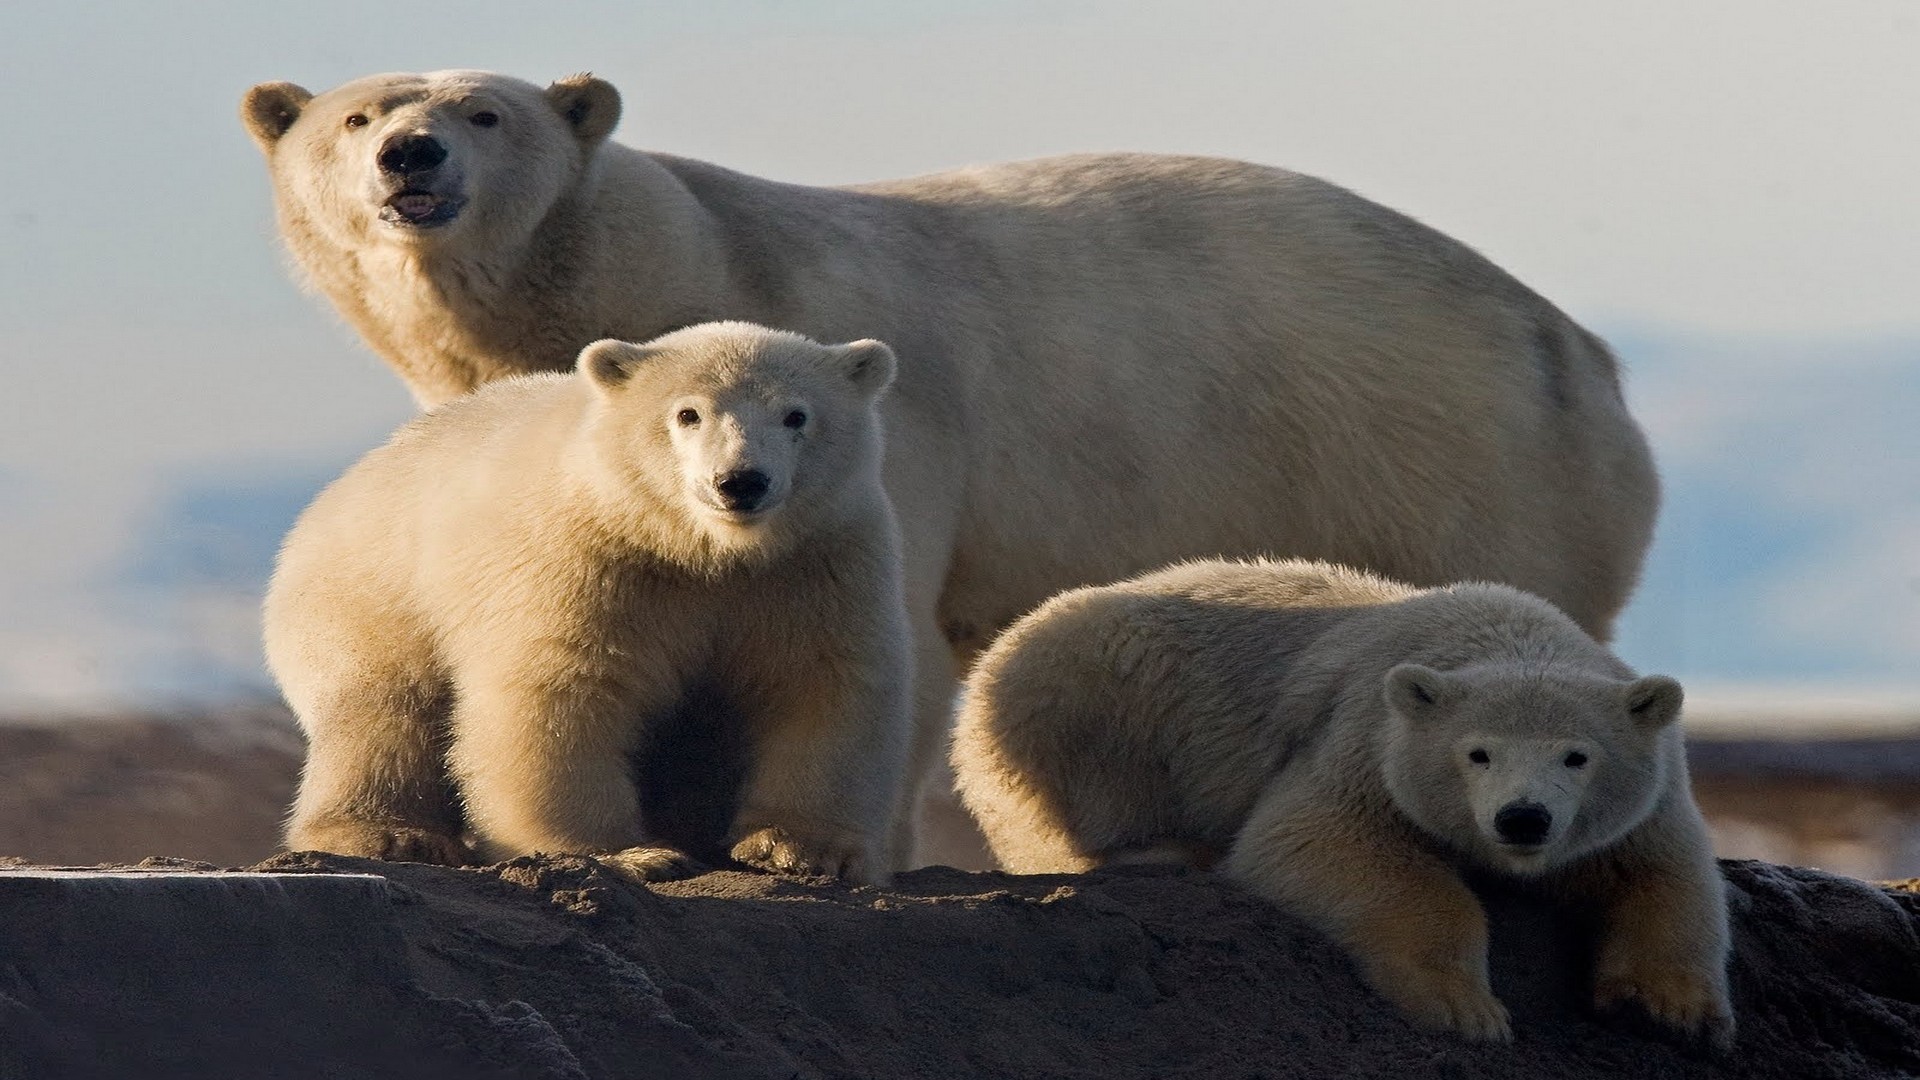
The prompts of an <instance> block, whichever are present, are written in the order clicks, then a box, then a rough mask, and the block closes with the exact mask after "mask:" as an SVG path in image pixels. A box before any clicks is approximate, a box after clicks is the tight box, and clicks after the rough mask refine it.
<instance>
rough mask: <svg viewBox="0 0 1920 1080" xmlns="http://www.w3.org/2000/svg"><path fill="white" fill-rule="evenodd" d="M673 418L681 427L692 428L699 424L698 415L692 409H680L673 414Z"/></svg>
mask: <svg viewBox="0 0 1920 1080" xmlns="http://www.w3.org/2000/svg"><path fill="white" fill-rule="evenodd" d="M673 418H674V419H675V420H678V421H679V422H680V426H681V427H692V426H693V425H695V424H697V423H699V422H700V414H699V413H698V412H696V411H694V410H692V409H681V410H680V411H679V412H677V413H674V414H673Z"/></svg>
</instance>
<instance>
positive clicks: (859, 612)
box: [729, 575, 913, 884]
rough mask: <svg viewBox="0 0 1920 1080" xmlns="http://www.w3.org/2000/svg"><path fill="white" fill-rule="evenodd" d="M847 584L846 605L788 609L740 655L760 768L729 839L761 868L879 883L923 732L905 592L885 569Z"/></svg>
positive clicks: (736, 680) (746, 641)
mask: <svg viewBox="0 0 1920 1080" xmlns="http://www.w3.org/2000/svg"><path fill="white" fill-rule="evenodd" d="M841 581H842V589H843V593H842V595H841V596H840V597H838V600H839V602H837V603H836V602H823V603H821V604H818V605H807V604H804V603H795V604H786V605H783V606H784V607H785V608H786V611H787V612H788V618H787V619H786V620H783V621H782V624H781V625H779V626H768V627H764V628H763V632H762V633H758V634H753V635H749V636H745V637H743V638H742V639H741V640H740V641H739V643H738V648H737V651H736V652H735V653H734V654H733V659H732V663H733V666H734V669H735V674H734V677H732V678H730V679H729V681H730V682H731V683H732V684H733V685H736V686H739V687H742V688H743V691H742V695H741V701H742V705H743V709H742V712H743V714H744V716H745V722H746V723H747V724H748V731H747V738H748V744H749V746H750V747H751V765H750V767H749V772H748V776H747V781H746V786H745V790H744V791H743V793H742V799H741V807H740V811H739V813H738V814H737V815H736V817H735V819H734V824H733V829H732V832H731V833H730V834H729V838H730V840H731V841H732V843H733V850H732V855H733V857H734V858H735V859H738V860H739V861H741V862H744V863H747V864H748V865H751V866H758V867H762V868H765V869H769V870H777V871H781V872H783V873H792V874H828V875H833V876H836V877H844V878H848V879H851V880H853V881H858V882H863V883H869V884H877V883H879V882H883V881H885V880H886V878H887V876H888V874H887V871H888V869H889V866H888V863H889V859H888V854H887V853H888V842H889V838H890V835H891V829H892V823H893V815H894V813H895V810H896V807H897V806H898V804H899V801H900V792H901V790H902V788H901V785H902V784H903V782H904V775H903V774H904V773H905V771H906V765H907V752H908V743H909V740H910V738H911V734H912V727H911V726H912V717H911V704H910V703H911V686H912V680H913V671H912V659H911V657H912V654H911V651H910V642H909V640H908V635H907V630H906V614H905V610H904V608H903V606H902V605H900V603H899V600H898V596H899V594H898V591H897V589H896V590H894V591H892V594H891V600H889V599H888V597H887V590H886V589H885V588H884V585H885V578H884V576H876V575H868V576H864V577H855V576H852V575H849V576H848V577H847V578H843V579H841ZM856 582H865V583H866V584H867V585H868V587H873V586H876V585H877V586H881V588H880V589H879V590H878V591H879V592H880V596H879V597H878V598H877V599H876V598H874V597H873V596H871V595H867V596H862V595H861V593H860V591H859V590H858V588H857V586H856V584H855V583H856ZM848 593H851V594H852V595H846V594H848ZM809 611H811V612H812V613H813V617H811V618H800V617H795V616H796V615H801V614H803V613H807V612H809Z"/></svg>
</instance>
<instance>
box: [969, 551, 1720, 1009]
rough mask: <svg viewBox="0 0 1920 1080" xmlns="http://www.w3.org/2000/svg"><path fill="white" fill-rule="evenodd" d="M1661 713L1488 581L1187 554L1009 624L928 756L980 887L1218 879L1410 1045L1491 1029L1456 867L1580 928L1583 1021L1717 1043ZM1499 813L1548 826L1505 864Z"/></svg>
mask: <svg viewBox="0 0 1920 1080" xmlns="http://www.w3.org/2000/svg"><path fill="white" fill-rule="evenodd" d="M1680 699H1681V694H1680V687H1679V684H1678V683H1675V682H1674V681H1673V680H1671V679H1668V678H1665V677H1663V676H1647V677H1644V678H1638V679H1636V678H1635V677H1634V675H1633V673H1632V672H1631V671H1629V670H1628V669H1627V667H1626V666H1625V665H1624V664H1622V663H1621V662H1620V661H1619V660H1618V659H1617V658H1615V657H1614V656H1613V655H1612V654H1611V653H1610V652H1608V651H1607V649H1606V648H1605V647H1604V646H1602V645H1600V644H1598V643H1597V642H1595V641H1594V640H1593V639H1592V638H1591V637H1589V636H1588V635H1587V634H1585V633H1584V632H1582V631H1581V630H1580V628H1579V627H1578V626H1576V625H1575V624H1574V623H1573V621H1572V620H1570V619H1568V618H1567V617H1566V616H1565V615H1564V614H1562V613H1561V612H1559V611H1558V610H1556V609H1555V608H1554V607H1553V606H1552V605H1550V604H1547V603H1546V602H1544V601H1542V600H1540V599H1538V598H1537V597H1534V596H1531V595H1528V594H1526V593H1522V592H1520V591H1518V590H1515V589H1512V588H1509V587H1506V586H1501V585H1485V584H1464V585H1455V586H1448V587H1442V588H1434V589H1424V590H1423V589H1416V588H1413V587H1410V586H1406V585H1402V584H1397V583H1394V582H1390V581H1386V580H1384V579H1381V578H1378V577H1373V576H1370V575H1367V574H1363V573H1360V572H1357V571H1353V570H1348V569H1344V568H1340V567H1336V566H1330V565H1328V564H1324V563H1313V562H1301V561H1289V562H1264V561H1263V562H1252V563H1235V562H1197V563H1189V564H1184V565H1179V566H1175V567H1172V568H1169V569H1167V570H1164V571H1160V572H1157V573H1153V574H1148V575H1146V576H1144V577H1140V578H1136V579H1133V580H1130V581H1126V582H1121V583H1119V584H1116V585H1110V586H1104V587H1099V588H1089V589H1080V590H1075V591H1072V592H1068V593H1064V594H1062V595H1060V596H1057V597H1055V598H1054V599H1052V600H1049V601H1048V602H1047V603H1046V604H1044V605H1042V606H1041V607H1040V608H1039V609H1038V610H1037V611H1035V612H1034V613H1032V614H1031V615H1029V616H1027V617H1026V618H1024V619H1022V620H1020V621H1019V622H1017V623H1015V624H1014V625H1013V627H1012V628H1010V629H1009V630H1008V631H1007V632H1006V633H1005V634H1004V635H1002V636H1001V638H1000V639H999V640H998V641H997V642H995V643H994V645H993V647H992V648H990V649H989V650H988V651H987V652H986V654H985V655H984V656H983V657H982V658H981V660H980V662H979V664H978V665H976V667H975V668H974V671H973V673H972V674H971V676H970V677H969V678H968V680H967V685H966V691H965V694H964V696H963V700H962V703H961V709H960V720H959V724H958V727H957V728H956V731H955V734H954V742H953V750H952V760H953V768H954V772H955V774H956V776H957V777H958V780H959V787H960V792H961V795H962V797H963V799H964V800H965V802H966V805H967V807H968V809H970V810H971V811H972V812H973V813H974V814H975V815H976V816H977V817H978V819H979V821H980V823H981V825H982V826H983V828H984V829H985V831H986V834H987V837H988V839H989V841H990V843H991V845H992V847H993V851H994V854H995V855H996V856H997V857H998V858H999V860H1000V862H1001V863H1002V865H1003V866H1004V867H1005V868H1007V869H1009V870H1013V871H1015V872H1019V873H1056V872H1072V871H1082V870H1088V869H1091V868H1094V867H1097V866H1102V865H1107V864H1110V863H1116V862H1137V861H1142V860H1151V861H1175V862H1184V863H1194V864H1198V865H1216V864H1217V865H1218V866H1219V867H1220V869H1221V870H1222V871H1223V872H1224V873H1226V874H1227V875H1229V876H1230V877H1232V878H1234V879H1236V880H1238V881H1240V882H1242V883H1243V884H1245V885H1246V886H1247V887H1248V888H1249V889H1251V890H1253V891H1254V892H1256V893H1258V894H1260V895H1262V896H1264V897H1267V898H1268V899H1270V900H1272V901H1274V902H1275V903H1277V904H1279V905H1281V906H1282V907H1284V908H1286V909H1287V910H1289V911H1291V912H1292V913H1294V914H1295V915H1297V916H1299V917H1300V918H1302V919H1304V920H1306V921H1307V922H1309V923H1311V924H1313V925H1314V926H1316V927H1318V928H1319V929H1321V930H1322V931H1324V932H1326V933H1327V934H1328V935H1329V936H1331V937H1333V938H1334V939H1335V940H1337V941H1338V942H1340V943H1341V944H1342V945H1344V946H1345V947H1346V948H1347V949H1348V951H1349V952H1350V953H1351V954H1352V955H1353V956H1354V958H1355V960H1356V961H1357V962H1358V964H1359V966H1360V969H1361V972H1362V974H1363V975H1364V976H1365V977H1366V978H1367V980H1368V981H1369V982H1370V983H1371V984H1372V985H1373V986H1374V987H1375V989H1377V990H1378V991H1379V992H1380V993H1381V994H1382V995H1384V996H1386V997H1387V998H1389V999H1391V1000H1392V1001H1394V1002H1395V1003H1397V1004H1398V1005H1400V1006H1401V1007H1402V1008H1403V1009H1405V1010H1406V1011H1407V1013H1408V1014H1409V1015H1410V1016H1412V1017H1413V1018H1414V1019H1416V1020H1418V1021H1420V1022H1422V1023H1425V1024H1430V1025H1433V1026H1438V1027H1447V1028H1452V1029H1455V1030H1458V1031H1460V1032H1462V1033H1464V1034H1466V1035H1468V1036H1470V1037H1474V1038H1484V1039H1505V1038H1508V1037H1509V1036H1510V1026H1509V1022H1508V1018H1507V1012H1506V1009H1505V1007H1504V1006H1503V1005H1502V1004H1501V1003H1500V1001H1499V1000H1498V999H1497V998H1496V997H1495V996H1494V995H1493V991H1492V988H1491V985H1490V983H1489V980H1488V973H1487V955H1486V943H1487V928H1486V917H1485V915H1484V913H1483V912H1482V910H1481V908H1480V904H1479V902H1478V901H1477V900H1476V899H1475V898H1474V895H1473V894H1472V893H1471V892H1470V891H1469V890H1468V888H1467V886H1466V885H1465V883H1464V882H1463V880H1462V878H1461V873H1460V871H1461V869H1462V868H1463V867H1479V868H1482V869H1485V870H1489V871H1495V872H1504V873H1508V874H1513V875H1516V876H1518V877H1522V878H1525V879H1527V880H1529V881H1531V882H1534V883H1535V884H1537V885H1538V886H1539V887H1541V888H1542V889H1543V890H1544V891H1546V892H1547V893H1549V894H1551V895H1556V896H1559V897H1562V898H1564V899H1567V900H1570V901H1573V902H1577V903H1578V904H1581V905H1584V906H1589V907H1591V908H1592V909H1594V910H1596V911H1597V912H1598V913H1599V915H1600V916H1601V926H1602V931H1601V936H1600V941H1599V948H1598V957H1597V962H1596V977H1597V981H1596V987H1595V997H1596V1000H1597V1001H1598V1002H1600V1003H1602V1004H1608V1003H1611V1002H1613V1001H1616V1000H1621V999H1631V1000H1634V1001H1637V1002H1639V1003H1640V1004H1641V1005H1643V1006H1645V1007H1646V1008H1648V1009H1649V1010H1651V1011H1652V1012H1653V1013H1654V1014H1655V1015H1656V1016H1658V1017H1659V1018H1660V1019H1662V1020H1664V1021H1666V1022H1668V1023H1671V1024H1674V1025H1676V1026H1678V1027H1682V1028H1686V1029H1690V1030H1697V1031H1705V1032H1708V1033H1710V1034H1711V1035H1713V1036H1714V1037H1716V1038H1720V1039H1724V1038H1725V1037H1727V1036H1728V1035H1729V1034H1730V1033H1731V1031H1732V1023H1733V1021H1732V1012H1731V1006H1730V1004H1729V999H1728V992H1727V982H1726V958H1727V948H1728V945H1727V941H1728V930H1727V911H1726V901H1725V897H1724V887H1723V885H1722V882H1721V879H1720V874H1719V868H1718V866H1717V864H1716V863H1715V862H1714V859H1713V856H1712V852H1711V849H1710V847H1709V844H1708V839H1707V835H1706V829H1705V826H1704V824H1703V822H1702V821H1701V818H1700V814H1699V811H1698V810H1697V809H1696V808H1695V806H1694V803H1693V798H1692V796H1691V794H1690V792H1689V790H1688V786H1687V773H1686V762H1685V756H1684V750H1683V748H1682V745H1681V738H1680V731H1679V726H1678V725H1677V724H1675V723H1674V720H1675V719H1676V718H1677V716H1678V714H1679V709H1680ZM1475 750H1482V751H1485V756H1486V759H1487V762H1486V765H1485V766H1484V767H1483V766H1481V765H1479V764H1478V763H1476V762H1475V761H1473V760H1472V758H1471V757H1470V755H1472V754H1473V752H1474V751H1475ZM1575 750H1579V751H1580V752H1581V753H1583V754H1585V755H1586V757H1587V760H1586V761H1585V762H1584V763H1583V766H1582V768H1581V769H1579V770H1572V769H1569V767H1568V766H1567V764H1566V755H1567V754H1568V753H1570V752H1572V751H1575ZM1576 772H1577V775H1574V774H1575V773H1576ZM1516 799H1526V800H1529V801H1534V802H1538V803H1540V804H1542V805H1544V806H1546V807H1549V808H1550V810H1551V812H1552V814H1553V818H1554V822H1553V827H1552V829H1551V831H1550V832H1549V833H1548V834H1547V836H1546V837H1544V838H1543V839H1544V842H1543V843H1542V844H1541V845H1539V846H1538V848H1537V849H1536V850H1534V851H1532V852H1531V853H1527V854H1521V853H1519V852H1517V851H1516V850H1515V849H1514V848H1512V847H1510V846H1507V845H1502V844H1501V843H1499V841H1498V836H1497V834H1496V832H1495V830H1494V827H1493V824H1492V822H1493V818H1494V815H1495V814H1497V813H1498V811H1499V810H1500V808H1501V807H1502V806H1505V805H1507V804H1508V803H1510V802H1513V801H1514V800H1516Z"/></svg>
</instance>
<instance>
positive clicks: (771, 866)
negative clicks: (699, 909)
mask: <svg viewBox="0 0 1920 1080" xmlns="http://www.w3.org/2000/svg"><path fill="white" fill-rule="evenodd" d="M869 847H870V845H869V844H868V843H867V841H866V839H865V838H863V837H859V836H854V835H850V834H844V833H843V834H838V835H833V836H801V835H799V834H797V833H792V832H788V831H787V830H785V829H782V828H779V827H778V826H770V827H768V828H764V829H756V830H754V831H753V832H750V833H748V834H747V835H746V837H745V838H744V839H742V840H741V841H740V842H739V843H737V844H735V845H733V852H732V855H733V857H734V858H735V859H737V860H738V861H740V862H743V863H746V864H747V865H748V866H756V867H759V868H760V869H762V870H773V871H775V872H778V873H782V874H797V875H800V876H802V877H823V876H824V877H837V878H845V879H847V880H849V881H854V882H858V883H860V884H862V885H878V884H880V883H881V882H883V881H885V880H886V874H885V872H883V871H881V870H880V869H879V868H878V867H877V866H875V865H874V859H873V857H872V855H871V853H870V851H869Z"/></svg>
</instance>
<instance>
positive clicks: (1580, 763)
mask: <svg viewBox="0 0 1920 1080" xmlns="http://www.w3.org/2000/svg"><path fill="white" fill-rule="evenodd" d="M1560 764H1562V765H1565V766H1566V767H1567V768H1569V769H1580V768H1585V767H1586V764H1587V755H1585V754H1583V753H1581V752H1580V751H1578V750H1575V751H1574V752H1573V753H1571V754H1568V755H1567V758H1566V760H1565V761H1562V762H1561V763H1560Z"/></svg>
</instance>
